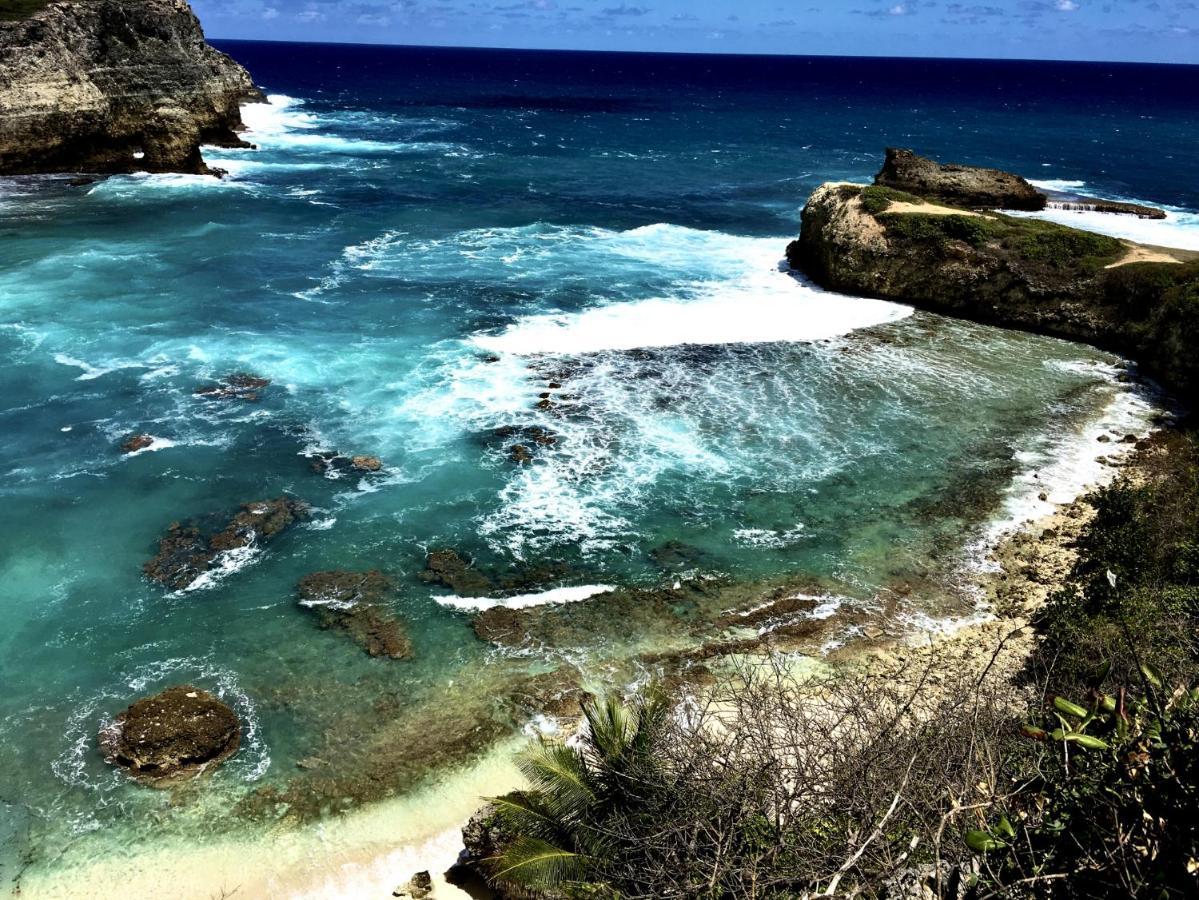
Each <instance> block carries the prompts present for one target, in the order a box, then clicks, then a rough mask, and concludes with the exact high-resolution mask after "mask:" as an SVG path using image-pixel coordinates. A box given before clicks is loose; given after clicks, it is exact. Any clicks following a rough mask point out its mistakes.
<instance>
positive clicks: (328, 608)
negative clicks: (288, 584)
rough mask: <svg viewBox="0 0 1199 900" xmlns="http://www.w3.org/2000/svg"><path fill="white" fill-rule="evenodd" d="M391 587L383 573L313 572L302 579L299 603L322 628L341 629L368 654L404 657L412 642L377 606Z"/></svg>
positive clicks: (400, 627) (393, 620)
mask: <svg viewBox="0 0 1199 900" xmlns="http://www.w3.org/2000/svg"><path fill="white" fill-rule="evenodd" d="M391 590H392V583H391V580H390V579H389V578H388V577H387V576H386V575H384V574H383V573H382V572H379V571H377V570H371V571H369V572H340V571H331V572H315V573H313V574H312V575H308V576H305V577H304V578H303V579H301V581H300V583H299V585H298V587H297V592H298V593H299V595H300V605H301V606H305V607H307V608H309V609H311V610H313V611H314V612H315V613H316V615H317V617H318V620H319V622H320V626H321V627H322V628H327V629H332V630H335V631H340V632H342V633H344V634H345V635H347V636H348V637H349V638H350V639H351V640H353V641H354V642H355V643H356V644H358V645H359V646H360V647H362V649H363V650H365V651H366V652H367V653H368V654H370V655H371V656H385V657H388V658H389V659H407V658H408V657H410V656H411V655H412V643H411V641H410V640H409V639H408V634H407V632H406V630H405V628H404V625H403V623H402V622H401V621H400V620H399V619H397V618H396V617H395V616H393V615H391V614H390V613H389V612H387V611H386V609H384V608H382V607H381V606H380V603H381V602H382V601H383V599H384V598H385V597H386V596H387V594H389V593H390V592H391Z"/></svg>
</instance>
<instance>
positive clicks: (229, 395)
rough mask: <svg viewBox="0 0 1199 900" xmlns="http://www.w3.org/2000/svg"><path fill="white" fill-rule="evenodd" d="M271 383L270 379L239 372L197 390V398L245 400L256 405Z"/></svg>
mask: <svg viewBox="0 0 1199 900" xmlns="http://www.w3.org/2000/svg"><path fill="white" fill-rule="evenodd" d="M270 383H271V380H270V379H269V378H262V377H260V376H258V375H251V374H250V373H248V372H237V373H235V374H233V375H226V376H225V377H224V378H222V379H221V380H220V381H219V382H217V383H216V384H208V385H204V386H203V387H198V388H196V396H197V397H203V398H204V399H205V400H243V401H245V402H247V403H254V402H257V401H258V400H259V399H260V398H261V396H262V391H263V390H264V389H265V388H267V387H269V386H270Z"/></svg>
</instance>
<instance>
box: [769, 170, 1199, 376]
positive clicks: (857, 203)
mask: <svg viewBox="0 0 1199 900" xmlns="http://www.w3.org/2000/svg"><path fill="white" fill-rule="evenodd" d="M961 168H962V167H954V169H955V170H957V171H960V170H961ZM885 171H886V169H884V172H885ZM981 171H983V172H986V173H990V172H992V170H981ZM881 174H882V173H880V177H881ZM1000 174H1002V173H1000ZM1009 177H1011V178H1014V177H1015V176H1009ZM988 179H990V176H988ZM882 180H889V179H882ZM1005 181H1006V179H1005ZM908 183H909V184H912V183H913V182H908ZM1007 183H1008V184H1012V183H1013V182H1010V181H1009V182H1007ZM992 184H993V182H992ZM921 189H922V190H925V191H927V193H919V194H918V193H912V192H908V191H901V190H897V189H895V188H893V187H888V186H885V185H883V184H879V183H876V184H874V185H860V184H825V185H823V186H821V187H820V188H818V189H817V190H816V192H815V193H813V194H812V196H811V197H810V198H809V200H808V202H807V205H806V206H805V207H804V210H803V216H802V222H803V224H802V230H801V232H800V237H799V240H797V241H794V242H793V243H792V244H791V245H790V246H789V247H788V248H787V259H788V261H789V263H790V265H791V266H792V268H795V269H800V270H802V271H803V272H804V273H806V274H807V275H808V276H809V277H810V278H811V279H812V280H813V281H815V282H816V283H817V284H819V285H820V286H822V287H824V288H827V289H829V290H834V291H840V292H843V293H850V294H857V295H862V296H869V297H879V298H882V299H885V300H895V301H898V302H901V303H906V304H909V305H912V306H916V307H919V308H921V309H927V310H932V311H934V312H940V313H944V314H948V315H954V316H959V317H962V318H969V319H974V320H976V321H981V322H988V323H992V324H995V325H1002V326H1005V327H1012V328H1020V329H1024V330H1028V331H1036V332H1039V333H1043V334H1050V335H1055V336H1058V337H1064V338H1069V339H1071V340H1078V341H1085V342H1087V343H1091V344H1095V345H1098V346H1100V347H1105V348H1108V349H1111V350H1114V351H1117V352H1120V353H1125V354H1128V355H1129V356H1132V357H1133V358H1135V359H1137V360H1138V361H1139V362H1140V363H1141V364H1142V367H1143V368H1144V369H1145V371H1146V372H1147V373H1148V374H1150V375H1152V376H1153V377H1155V378H1157V379H1158V380H1159V381H1161V383H1162V384H1163V385H1164V386H1166V387H1167V388H1169V389H1171V390H1173V391H1176V392H1178V393H1180V394H1182V395H1184V396H1185V395H1187V394H1189V393H1190V392H1192V391H1194V390H1196V389H1199V354H1197V353H1196V352H1195V348H1196V346H1197V345H1199V259H1196V256H1197V254H1195V253H1192V252H1188V251H1182V250H1169V249H1165V248H1158V247H1148V246H1144V245H1141V244H1135V243H1133V242H1131V241H1123V240H1118V239H1116V238H1111V237H1106V236H1104V235H1100V234H1094V233H1091V232H1087V231H1079V230H1077V229H1074V228H1068V227H1066V226H1064V225H1057V224H1055V223H1052V222H1047V221H1043V220H1039V219H1031V218H1024V217H1015V216H1008V215H1004V214H1002V213H999V212H996V211H994V209H993V208H989V206H988V205H989V204H990V203H991V202H992V201H993V200H994V199H995V194H994V191H993V190H992V186H991V185H988V186H985V187H983V188H982V189H981V190H980V192H979V193H977V194H975V195H968V194H967V195H959V196H958V200H959V203H957V204H955V205H949V204H948V202H947V201H946V200H945V197H946V192H945V191H944V190H943V189H942V188H941V186H940V185H937V184H927V185H921Z"/></svg>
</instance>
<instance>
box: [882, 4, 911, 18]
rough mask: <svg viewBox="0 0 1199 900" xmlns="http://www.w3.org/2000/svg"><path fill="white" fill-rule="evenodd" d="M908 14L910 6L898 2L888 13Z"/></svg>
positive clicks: (896, 14)
mask: <svg viewBox="0 0 1199 900" xmlns="http://www.w3.org/2000/svg"><path fill="white" fill-rule="evenodd" d="M907 14H908V8H907V6H906V5H905V4H903V3H896V4H895V5H894V6H892V7H891V8H890V9H889V10H887V15H891V16H906V15H907Z"/></svg>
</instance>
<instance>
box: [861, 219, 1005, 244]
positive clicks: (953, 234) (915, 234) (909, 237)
mask: <svg viewBox="0 0 1199 900" xmlns="http://www.w3.org/2000/svg"><path fill="white" fill-rule="evenodd" d="M880 220H881V221H882V223H883V224H884V225H885V226H886V227H887V234H888V236H890V237H894V238H899V239H900V240H903V241H914V242H917V243H926V242H932V243H933V244H934V245H936V246H938V247H943V245H944V244H946V243H948V242H950V241H964V242H965V243H967V244H969V245H970V246H971V247H981V246H983V245H984V244H986V243H988V242H990V241H993V240H997V239H1002V238H1003V237H1004V236H1005V235H1006V234H1007V228H1006V226H1005V225H1004V224H1003V223H1001V222H998V221H996V220H993V219H984V218H983V217H982V216H969V215H961V216H934V215H925V214H923V213H892V214H884V215H883V216H881V217H880Z"/></svg>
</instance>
